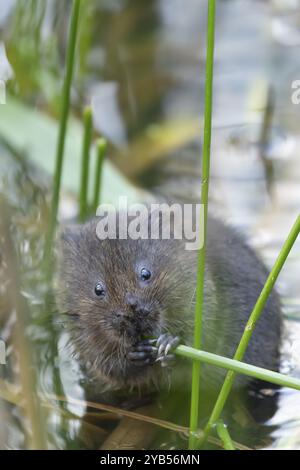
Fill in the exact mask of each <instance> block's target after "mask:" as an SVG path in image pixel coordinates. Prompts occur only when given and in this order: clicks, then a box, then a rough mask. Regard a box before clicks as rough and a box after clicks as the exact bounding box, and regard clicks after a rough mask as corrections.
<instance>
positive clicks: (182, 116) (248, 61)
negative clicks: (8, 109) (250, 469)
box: [0, 0, 300, 449]
mask: <svg viewBox="0 0 300 470" xmlns="http://www.w3.org/2000/svg"><path fill="white" fill-rule="evenodd" d="M186 3H187V2H186V1H185V0H151V1H149V0H130V1H129V0H107V1H103V0H102V1H93V2H86V5H85V6H84V7H83V11H82V15H81V30H80V40H79V48H78V57H77V68H76V73H75V78H74V86H73V90H72V112H73V114H74V116H77V117H78V116H80V114H81V110H82V109H83V106H84V105H85V104H86V103H87V102H89V101H90V100H91V99H92V103H93V107H94V122H95V127H96V128H97V130H98V131H100V132H101V133H102V134H103V135H105V136H106V137H107V138H108V139H109V141H110V142H111V146H110V154H109V155H110V157H111V159H112V161H113V162H114V163H115V165H116V166H117V167H119V169H120V171H122V172H123V173H124V174H125V175H126V176H127V177H128V178H129V179H130V180H131V182H133V181H135V182H137V183H139V184H141V178H140V175H141V174H142V173H143V172H144V171H145V169H147V168H151V163H152V160H151V159H157V161H159V155H160V153H163V152H165V151H166V150H168V151H169V152H171V153H172V150H176V152H177V153H178V152H179V154H182V158H184V145H185V144H187V143H188V142H189V140H190V139H197V138H198V137H199V136H201V133H202V128H201V123H202V117H203V90H204V66H205V28H206V26H205V25H206V2H205V1H203V0H189V2H188V8H187V7H186ZM217 3H218V7H217V23H216V47H215V78H214V113H213V136H212V169H211V192H210V194H211V206H210V207H211V210H212V211H214V212H216V213H218V214H219V215H220V216H221V217H222V218H223V219H224V220H226V221H228V222H229V223H231V224H233V225H234V226H236V227H238V228H239V229H240V230H241V231H242V232H245V233H246V234H247V236H248V238H249V240H250V242H251V243H252V245H253V246H254V247H255V248H256V249H257V250H258V252H259V253H260V254H261V256H262V258H263V259H264V260H265V262H266V264H267V265H268V266H269V267H271V266H272V264H273V262H274V260H275V258H276V256H277V254H278V252H279V249H280V247H281V246H282V244H283V241H284V240H285V238H286V236H287V234H288V232H289V230H290V228H291V226H292V223H293V221H294V220H295V218H296V216H297V215H298V213H299V205H300V184H299V181H300V165H299V153H298V149H299V143H300V135H299V134H300V130H299V126H298V123H299V117H300V105H295V104H293V103H292V100H291V95H292V82H293V81H294V80H297V79H300V59H299V57H300V56H299V47H300V2H299V1H297V0H293V1H292V0H289V1H288V0H286V1H281V2H278V1H276V0H273V1H258V0H256V1H253V0H243V1H241V0H227V1H225V0H224V1H222V0H219V1H218V2H217ZM2 4H3V5H4V4H5V8H2V6H3V5H2ZM29 4H30V6H28V5H29ZM87 4H88V5H87ZM69 10H70V2H68V1H64V2H61V1H55V0H52V1H47V2H42V1H36V2H24V1H23V2H22V1H21V2H18V3H17V2H15V1H13V0H11V1H5V2H4V1H3V0H2V1H0V12H1V16H0V40H1V44H2V45H3V48H2V52H1V53H0V56H1V57H0V59H1V60H0V71H1V70H2V69H3V70H5V71H6V73H7V74H8V76H11V75H13V79H12V80H10V82H8V83H7V92H8V95H7V100H9V99H10V96H14V97H15V99H17V100H19V101H21V102H22V103H23V104H24V103H25V104H26V105H28V106H30V107H31V108H33V109H36V110H37V111H39V112H42V113H44V114H47V115H48V116H51V117H52V118H53V119H57V117H58V110H59V97H60V92H61V83H62V82H61V80H62V67H63V64H64V59H65V44H66V26H65V25H66V22H67V21H68V17H69ZM17 39H18V40H17ZM3 73H4V72H3ZM0 78H1V77H0ZM268 96H269V97H270V99H269V107H270V109H271V111H270V115H271V128H270V129H267V135H266V136H265V140H263V141H262V128H263V125H262V123H263V121H264V118H265V116H266V114H265V108H266V103H267V102H268V100H267V97H268ZM0 106H2V105H0ZM272 107H274V110H273V111H272ZM2 109H5V105H3V108H2ZM1 111H2V110H0V112H1ZM3 113H4V111H3ZM3 113H2V116H1V119H4V116H5V114H3ZM183 128H184V132H182V134H181V133H179V132H178V129H183ZM32 132H33V133H34V132H35V129H32ZM8 135H9V138H8ZM153 136H155V139H156V140H155V142H156V144H157V140H158V141H159V142H160V144H159V145H157V147H156V148H155V152H154V151H153V152H152V153H151V152H150V151H149V148H148V147H149V145H150V146H151V145H152V143H153V140H151V139H152V138H153ZM174 136H175V137H174ZM18 142H19V141H18V139H17V137H15V138H14V136H13V133H9V134H7V133H6V130H5V126H4V125H2V127H1V126H0V152H1V158H0V174H1V177H0V195H1V197H3V198H4V199H5V202H6V205H7V206H8V208H9V209H10V211H9V213H10V217H11V220H12V224H11V227H13V228H12V229H11V233H12V237H13V239H14V241H15V246H16V251H17V253H16V255H17V256H18V258H19V260H20V262H19V263H15V265H14V271H13V273H14V276H15V281H14V282H12V283H11V284H9V285H8V286H7V283H6V280H7V278H8V275H9V274H10V273H11V272H8V268H7V266H6V265H5V263H4V264H3V263H2V265H1V266H2V268H1V270H0V280H1V294H0V295H1V297H0V308H1V310H0V328H1V329H0V336H1V337H2V338H3V339H4V340H5V342H6V345H7V365H6V366H5V367H3V366H1V365H0V378H1V388H2V389H3V391H2V395H3V397H6V398H7V399H6V400H0V414H1V416H2V415H3V416H4V417H5V420H4V419H3V420H2V422H3V423H4V422H5V425H3V429H2V430H1V431H0V447H4V448H23V447H26V445H27V444H28V439H29V438H28V436H27V435H26V433H24V429H26V421H25V420H24V416H23V406H24V404H22V396H20V395H19V391H20V383H22V385H23V387H24V379H22V374H20V371H21V369H22V367H26V361H25V366H24V363H23V366H22V361H21V362H20V360H18V359H17V356H18V353H21V355H22V351H23V349H22V340H21V341H20V335H19V336H18V334H17V332H18V326H17V327H16V325H19V329H20V328H21V326H24V328H25V329H24V331H23V333H26V337H27V338H28V339H29V340H30V344H31V348H32V351H31V353H32V354H33V355H34V358H35V361H36V367H35V368H34V370H35V372H36V377H35V380H37V387H38V389H39V390H40V397H41V399H40V405H42V406H41V407H40V408H41V409H40V412H41V414H42V418H41V421H45V422H46V426H45V427H46V429H47V434H48V445H49V446H50V447H52V448H64V449H65V448H77V447H85V446H88V445H90V446H93V445H94V444H93V443H94V442H97V443H98V444H97V445H99V443H101V442H102V441H103V440H104V439H105V437H106V436H107V432H108V430H110V429H112V428H113V427H114V426H115V424H116V418H115V417H114V415H112V414H109V413H105V412H104V411H102V412H101V419H100V418H99V415H98V420H99V419H100V423H101V424H100V425H99V423H98V425H97V421H96V416H94V414H95V412H96V410H94V414H93V413H92V412H91V413H90V417H89V418H90V419H89V422H88V423H86V428H87V430H86V435H85V437H84V438H83V437H82V436H81V437H79V436H78V430H79V428H80V425H81V423H82V417H83V415H84V412H85V405H84V399H85V398H84V390H83V389H84V387H85V386H86V383H85V378H84V377H83V376H82V373H81V371H80V369H79V366H78V364H77V362H76V357H74V356H73V355H72V351H71V348H70V346H69V344H68V333H67V330H66V328H65V324H64V318H63V317H61V316H60V315H59V314H58V313H57V312H56V308H55V302H54V299H53V296H52V293H51V283H49V282H47V281H45V276H44V272H43V267H42V258H43V241H44V237H45V231H46V226H47V223H46V221H47V218H48V207H49V201H50V192H51V180H50V179H49V177H48V176H47V175H46V174H45V173H44V172H43V171H42V170H40V169H38V168H37V166H36V165H35V164H33V163H32V162H31V155H30V148H29V149H28V148H21V149H20V146H19V144H18ZM166 142H167V144H166ZM259 142H260V144H259ZM43 145H45V147H46V146H47V142H45V143H43ZM182 148H183V150H182ZM151 150H153V149H151ZM54 151H55V149H54V148H53V154H54ZM144 151H145V155H144V154H143V155H142V156H141V152H144ZM125 158H126V160H124V159H125ZM42 159H43V156H42V155H41V160H42ZM155 161H156V160H155ZM144 162H145V165H144ZM149 162H150V166H149ZM147 165H148V166H147ZM41 166H42V167H43V165H42V164H41ZM147 184H148V189H150V190H151V188H152V187H153V186H155V184H156V181H155V178H154V181H151V182H148V183H147ZM104 196H105V195H104ZM74 207H76V199H75V197H74V196H73V195H72V194H71V193H70V192H69V191H65V192H64V193H63V196H62V200H61V209H60V211H61V217H62V218H66V217H68V216H72V215H73V214H74ZM3 220H4V222H2V224H1V226H0V227H1V230H4V231H5V230H8V226H9V222H7V223H6V222H5V220H6V219H5V218H3ZM7 220H8V219H7ZM1 235H2V238H3V234H2V233H1ZM2 238H1V245H0V252H2V253H3V252H4V251H5V250H6V248H7V247H6V245H5V243H4V241H3V239H2ZM7 256H8V258H9V259H10V262H11V259H13V258H14V255H12V254H10V253H9V250H8V252H7ZM10 264H13V263H10ZM299 275H300V241H298V242H297V243H296V244H295V247H294V249H293V250H292V252H291V254H290V256H289V258H288V262H287V263H286V265H285V267H284V269H283V271H282V273H281V275H280V278H279V281H278V290H279V291H280V293H281V295H282V303H283V315H284V329H285V332H284V339H283V344H282V361H281V370H282V372H284V373H289V374H291V375H293V376H295V377H297V376H298V377H300V362H299V357H300V292H299ZM19 276H20V277H19ZM19 278H20V279H21V281H20V283H17V281H16V279H19ZM12 287H15V288H16V289H17V292H18V294H16V295H12V294H11V290H12ZM14 293H15V292H14ZM16 297H17V298H20V299H21V300H22V306H23V307H24V305H25V307H24V308H23V307H22V309H21V315H22V316H23V315H26V319H25V320H24V319H23V320H22V317H21V318H20V316H19V315H20V309H19V313H18V307H16V302H15V298H16ZM22 321H23V322H24V323H22ZM20 322H21V323H20ZM28 357H29V362H27V366H29V368H30V364H31V362H30V355H28ZM28 357H27V359H28ZM20 376H21V379H20ZM4 381H6V382H9V383H12V384H14V385H15V387H9V389H7V387H5V386H4V385H5V384H4ZM23 390H24V388H23ZM0 396H1V395H0ZM13 397H14V398H13ZM59 397H72V398H73V399H78V400H81V405H78V403H76V402H74V401H73V402H72V401H70V402H69V403H67V404H66V403H65V402H64V401H62V400H59V399H58V398H59ZM249 399H250V401H251V400H252V401H253V402H254V404H253V406H252V411H251V407H250V408H246V407H245V400H248V401H249ZM179 400H180V398H179V397H177V408H178V409H181V411H180V412H179V413H177V415H176V414H175V415H174V416H173V417H172V421H173V422H174V423H177V422H178V423H179V422H180V423H183V424H185V425H186V424H187V422H185V423H184V418H183V415H185V411H186V413H187V414H188V412H189V410H188V409H187V402H186V401H182V402H181V401H180V402H179ZM33 406H35V405H34V404H33ZM201 407H202V412H203V414H204V415H205V414H206V415H207V413H208V412H209V409H206V406H205V404H204V403H203V404H201ZM253 409H254V410H255V411H253ZM249 410H250V411H249ZM27 411H28V410H27ZM29 412H30V410H29ZM224 416H225V419H226V422H227V424H228V427H229V430H230V431H231V433H232V436H233V438H234V439H235V440H236V441H238V442H239V443H240V444H243V445H245V446H248V447H251V448H252V447H262V448H270V447H271V448H300V392H297V391H294V390H289V389H281V390H280V391H279V392H278V393H277V392H276V391H274V390H272V389H271V388H270V387H268V386H266V388H265V390H264V391H263V393H261V394H260V395H259V396H257V394H256V393H255V392H254V391H250V392H249V393H248V396H247V397H243V400H242V399H241V397H240V398H239V399H237V398H236V397H234V398H232V399H231V401H230V403H229V404H228V407H227V412H226V413H225V415H224ZM182 420H183V421H182ZM36 425H37V426H38V423H37V424H36ZM29 440H30V439H29ZM186 442H187V441H186V437H185V436H184V433H182V432H178V431H168V432H165V433H163V434H162V435H161V436H160V437H159V438H157V443H156V445H157V446H160V447H162V448H174V447H175V448H176V447H177V448H182V447H185V446H186Z"/></svg>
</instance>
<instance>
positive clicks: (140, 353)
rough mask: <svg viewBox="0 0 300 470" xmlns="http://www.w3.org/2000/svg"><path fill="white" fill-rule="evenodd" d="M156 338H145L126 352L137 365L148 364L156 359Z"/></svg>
mask: <svg viewBox="0 0 300 470" xmlns="http://www.w3.org/2000/svg"><path fill="white" fill-rule="evenodd" d="M155 343H156V340H152V339H145V340H143V341H140V342H139V343H137V344H136V345H135V346H134V348H133V350H132V351H130V353H129V354H128V357H129V359H130V360H131V361H132V362H133V363H134V364H135V365H137V366H149V365H152V364H154V362H155V361H156V359H157V354H158V348H157V347H156V346H155Z"/></svg>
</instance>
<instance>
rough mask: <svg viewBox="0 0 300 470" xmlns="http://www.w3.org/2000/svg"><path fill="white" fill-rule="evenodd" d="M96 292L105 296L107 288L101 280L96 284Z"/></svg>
mask: <svg viewBox="0 0 300 470" xmlns="http://www.w3.org/2000/svg"><path fill="white" fill-rule="evenodd" d="M95 294H96V295H97V296H98V297H101V298H103V297H104V296H105V289H104V286H103V284H102V283H101V282H97V284H96V285H95Z"/></svg>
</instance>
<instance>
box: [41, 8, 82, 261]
mask: <svg viewBox="0 0 300 470" xmlns="http://www.w3.org/2000/svg"><path fill="white" fill-rule="evenodd" d="M79 10H80V0H74V1H73V6H72V13H71V23H70V32H69V39H68V47H67V63H66V73H65V78H64V84H63V91H62V108H61V117H60V125H59V133H58V140H57V148H56V163H55V173H54V180H53V193H52V201H51V208H50V222H49V230H48V235H47V239H46V247H45V255H46V259H47V260H48V259H49V257H50V255H51V251H52V245H53V240H54V234H55V228H56V223H57V213H58V206H59V196H60V187H61V175H62V169H63V157H64V148H65V138H66V131H67V120H68V115H69V109H70V93H71V85H72V79H73V72H74V62H75V60H74V59H75V48H76V39H77V30H78V22H79Z"/></svg>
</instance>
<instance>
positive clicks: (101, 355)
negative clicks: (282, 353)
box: [58, 219, 281, 388]
mask: <svg viewBox="0 0 300 470" xmlns="http://www.w3.org/2000/svg"><path fill="white" fill-rule="evenodd" d="M96 225H97V220H96V219H94V220H92V221H90V222H88V223H86V224H85V225H82V226H77V227H74V228H69V229H66V230H65V231H64V233H63V235H62V237H61V242H60V249H61V252H60V256H59V286H60V292H59V295H58V298H59V306H60V309H61V310H62V311H64V312H67V313H68V314H69V316H70V324H71V330H72V337H73V341H74V344H75V346H76V348H77V350H78V351H79V354H80V356H81V361H82V363H83V364H84V365H85V368H86V369H88V370H89V371H90V373H91V374H92V376H94V377H96V378H97V379H99V380H101V381H103V382H104V383H106V384H107V385H108V386H109V387H111V388H122V387H124V386H125V387H127V386H138V387H146V388H147V387H150V388H151V386H152V385H155V386H163V383H164V377H165V375H166V374H163V373H162V368H161V366H160V363H154V364H153V361H148V362H151V363H149V364H148V363H147V362H145V363H138V362H136V361H134V360H132V359H131V352H132V351H134V350H136V347H137V345H139V343H140V342H141V341H142V340H143V338H145V337H158V336H159V335H161V334H162V333H168V334H170V335H172V336H179V337H180V340H181V342H182V343H184V344H187V345H192V342H193V324H194V307H195V288H196V270H197V255H198V252H197V251H187V250H186V249H185V246H184V243H185V241H184V240H173V239H171V240H151V239H150V240H130V239H127V240H121V239H116V240H102V241H101V240H99V238H98V237H97V235H96ZM207 239H208V246H207V255H206V279H205V308H204V318H203V349H205V350H208V351H211V352H214V353H216V354H221V355H224V356H228V357H232V355H233V353H234V351H235V349H236V347H237V344H238V342H239V339H240V337H241V335H242V332H243V329H244V326H245V323H246V321H247V319H248V316H249V314H250V312H251V310H252V308H253V306H254V304H255V302H256V300H257V298H258V296H259V293H260V291H261V289H262V287H263V284H264V282H265V280H266V278H267V274H268V273H267V270H266V269H265V267H264V265H263V264H262V262H261V261H260V260H259V259H258V258H257V256H256V254H255V253H254V251H253V250H252V249H251V248H250V247H249V246H248V245H247V244H246V243H245V241H244V240H243V238H242V237H241V236H240V235H239V234H237V233H236V232H235V231H234V230H232V229H231V228H229V227H227V226H225V225H224V224H223V223H222V222H220V221H217V220H215V219H210V220H209V225H208V237H207ZM142 268H146V269H147V270H150V271H151V278H150V279H149V280H147V281H146V282H144V281H142V280H141V278H140V272H141V269H142ZM99 281H101V283H102V285H103V286H104V288H105V296H104V297H103V298H99V297H97V296H96V295H95V285H96V284H97V283H98V282H99ZM280 329H281V328H280V302H279V298H278V295H277V294H276V292H273V293H272V294H271V296H270V298H269V300H268V302H267V305H266V307H265V311H264V313H263V315H262V318H261V319H260V321H259V322H258V324H257V327H256V329H255V332H254V334H253V337H252V339H251V341H250V344H249V347H248V349H247V352H246V356H245V360H246V361H247V362H249V363H251V364H255V365H258V366H261V367H266V368H269V369H273V370H277V368H278V358H279V352H278V349H279V343H280ZM149 349H151V348H150V347H149ZM149 354H152V353H149ZM153 354H155V352H153ZM174 369H175V371H177V372H178V373H177V374H176V373H175V378H176V379H177V382H178V383H179V384H181V385H182V386H183V387H186V386H187V383H186V381H185V379H184V376H183V370H186V369H189V367H187V366H186V365H185V367H184V369H183V368H182V367H180V366H178V367H177V366H175V368H174ZM202 370H203V371H204V372H203V374H204V375H203V376H204V379H205V380H204V381H205V383H206V384H207V385H208V386H214V385H215V384H216V383H218V384H219V382H220V380H221V378H222V377H223V376H224V373H225V372H224V371H222V370H218V369H216V368H214V367H211V366H207V367H206V366H203V368H202ZM244 380H245V381H247V380H248V379H247V378H244Z"/></svg>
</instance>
